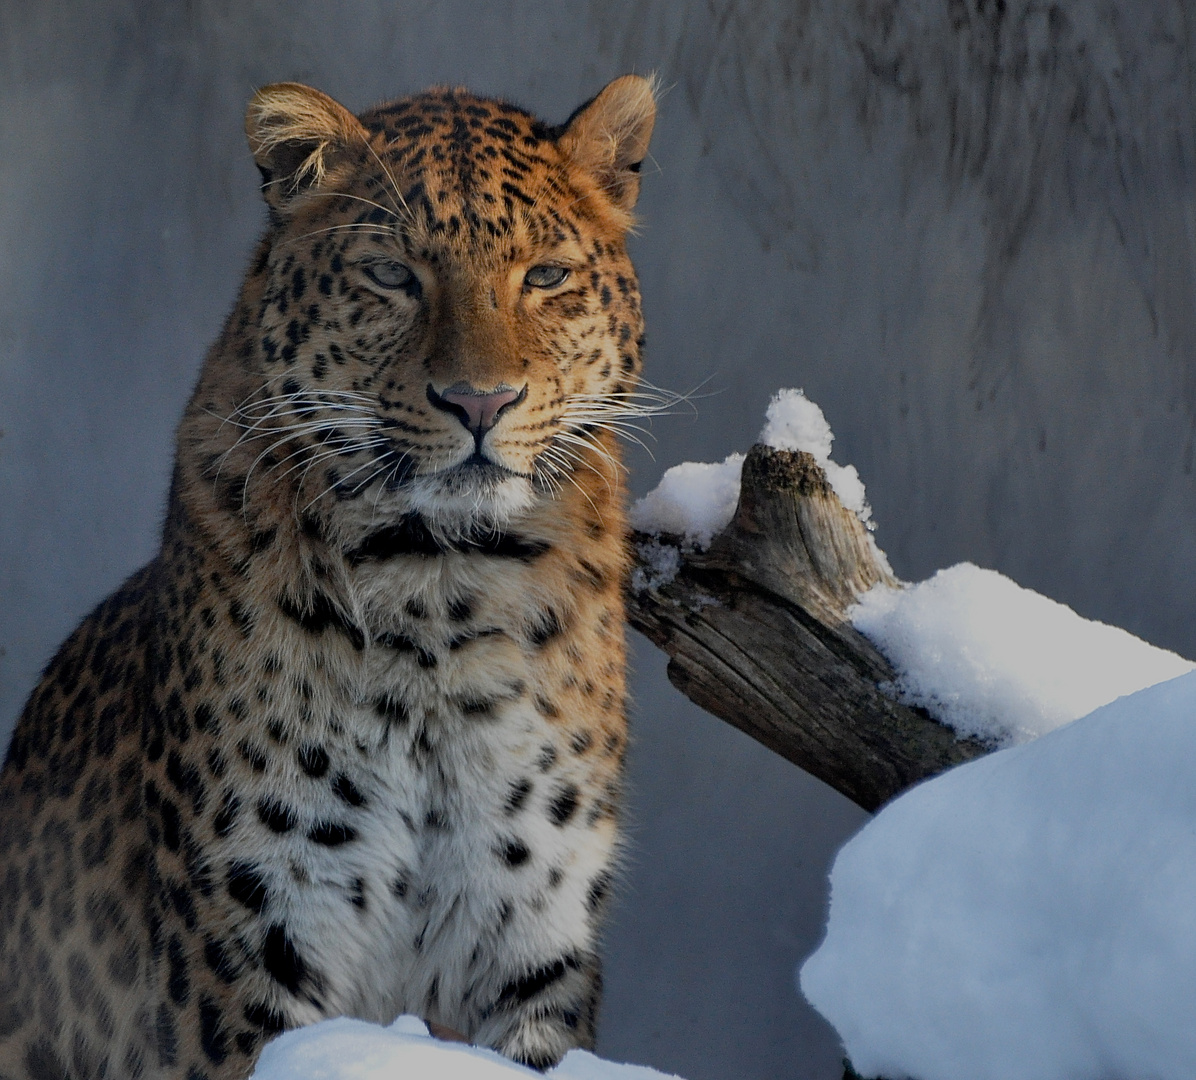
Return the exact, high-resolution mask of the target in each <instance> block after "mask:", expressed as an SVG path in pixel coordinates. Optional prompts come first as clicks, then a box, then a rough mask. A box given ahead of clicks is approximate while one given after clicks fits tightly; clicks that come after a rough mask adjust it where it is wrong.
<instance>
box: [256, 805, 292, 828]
mask: <svg viewBox="0 0 1196 1080" xmlns="http://www.w3.org/2000/svg"><path fill="white" fill-rule="evenodd" d="M257 816H258V820H259V821H260V822H261V823H262V824H263V825H265V826H266V828H268V829H269V830H270V831H271V832H274V833H285V832H290V831H291V830H292V829H293V828H294V827H295V811H294V810H292V809H291V808H290V807H289V806H284V805H283V804H282V803H280V802H277V801H276V800H274V799H261V800H259V801H258V804H257Z"/></svg>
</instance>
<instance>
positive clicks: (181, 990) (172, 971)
mask: <svg viewBox="0 0 1196 1080" xmlns="http://www.w3.org/2000/svg"><path fill="white" fill-rule="evenodd" d="M166 961H167V966H168V975H167V980H166V985H167V989H168V990H169V992H170V1000H171V1001H173V1002H174V1003H175V1004H176V1005H186V1004H187V999H188V998H189V997H190V996H191V979H190V977H189V976H188V974H187V956H186V954H185V953H184V952H183V943H182V941H181V940H180V938H179V936H178V935H177V934H172V935H171V936H170V942H169V944H168V945H167V947H166Z"/></svg>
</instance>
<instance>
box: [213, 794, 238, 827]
mask: <svg viewBox="0 0 1196 1080" xmlns="http://www.w3.org/2000/svg"><path fill="white" fill-rule="evenodd" d="M240 810H241V800H240V799H239V798H237V796H236V795H234V794H233V793H232V792H231V791H227V792H225V794H224V802H223V804H222V805H221V807H220V810H219V811H218V812H217V814H216V816H215V817H214V818H213V819H212V830H213V831H214V832H215V833H216V835H217V836H220V837H224V836H228V834H229V833H230V832H232V829H233V825H234V824H235V823H236V820H237V814H238V813H239V812H240Z"/></svg>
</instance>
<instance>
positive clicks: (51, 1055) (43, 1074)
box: [25, 1039, 74, 1080]
mask: <svg viewBox="0 0 1196 1080" xmlns="http://www.w3.org/2000/svg"><path fill="white" fill-rule="evenodd" d="M25 1071H26V1072H27V1073H28V1074H29V1080H74V1078H73V1077H72V1076H71V1074H70V1072H69V1071H68V1070H67V1067H66V1064H65V1063H64V1062H63V1060H62V1059H61V1058H60V1057H59V1056H58V1055H57V1054H56V1053H55V1052H54V1048H53V1047H52V1046H51V1045H50V1044H49V1042H47V1041H45V1040H44V1039H43V1040H41V1041H39V1042H35V1043H30V1045H29V1048H28V1049H27V1050H26V1051H25Z"/></svg>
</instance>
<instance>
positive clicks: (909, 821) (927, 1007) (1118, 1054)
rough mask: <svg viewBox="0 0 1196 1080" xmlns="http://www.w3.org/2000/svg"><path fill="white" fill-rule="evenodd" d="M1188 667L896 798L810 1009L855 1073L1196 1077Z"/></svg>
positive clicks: (848, 875) (1192, 699)
mask: <svg viewBox="0 0 1196 1080" xmlns="http://www.w3.org/2000/svg"><path fill="white" fill-rule="evenodd" d="M1194 774H1196V674H1189V675H1185V676H1182V677H1180V678H1178V679H1174V680H1172V681H1170V682H1166V683H1162V684H1160V685H1157V686H1153V687H1150V688H1149V689H1146V690H1142V691H1140V692H1139V693H1137V694H1134V695H1132V696H1130V697H1125V698H1122V699H1120V700H1119V701H1116V702H1114V703H1113V704H1111V705H1106V706H1104V707H1103V708H1100V709H1098V710H1097V711H1095V712H1093V713H1091V714H1090V715H1088V716H1086V717H1084V718H1083V719H1081V720H1078V721H1076V722H1075V723H1074V724H1070V725H1068V726H1067V727H1064V728H1061V729H1059V730H1057V731H1054V732H1051V733H1050V734H1048V735H1046V736H1044V737H1043V738H1041V739H1038V740H1036V741H1034V742H1031V743H1026V744H1025V745H1022V746H1016V747H1013V748H1011V749H1008V750H1003V751H999V752H997V753H995V754H991V755H989V756H988V757H985V758H982V759H979V760H977V761H974V762H971V763H969V764H967V765H963V766H961V767H959V768H957V769H954V770H952V771H950V772H948V773H946V774H944V775H942V776H940V777H937V778H935V779H933V780H930V781H928V782H927V783H924V784H922V785H920V786H919V787H916V788H914V789H913V790H912V791H909V792H907V793H906V794H904V795H902V796H901V797H900V798H898V799H896V800H895V801H894V802H892V803H891V804H890V805H889V806H887V807H886V808H885V809H884V810H882V811H881V812H880V814H878V815H877V817H876V818H875V819H873V821H872V822H870V823H869V824H868V825H867V826H866V827H865V828H864V829H863V830H862V831H861V832H860V833H859V834H858V835H857V836H856V837H854V838H853V839H852V840H851V841H850V842H849V843H848V844H847V845H846V846H845V847H844V848H843V850H842V851H841V852H840V854H839V857H838V858H837V860H836V862H835V866H834V869H833V871H832V873H831V907H830V919H829V924H828V927H827V934H826V939H825V941H824V942H823V944H822V945H821V946H820V948H819V949H818V951H817V952H816V953H815V954H814V955H813V956H812V957H811V958H810V959H809V960H807V961H806V963H805V965H804V966H803V967H802V969H801V974H800V985H801V989H802V991H803V992H804V993H805V995H806V997H807V998H808V999H809V1000H810V1002H811V1003H812V1004H813V1005H814V1007H815V1008H816V1009H818V1010H819V1012H821V1013H822V1014H823V1015H824V1016H825V1017H826V1018H827V1019H828V1020H830V1022H831V1023H832V1024H834V1026H835V1027H836V1028H837V1030H838V1032H839V1034H840V1036H841V1037H842V1038H843V1041H844V1043H845V1045H846V1048H847V1052H848V1054H849V1055H850V1057H851V1060H852V1063H853V1065H854V1066H855V1068H856V1070H857V1071H858V1072H859V1073H861V1074H862V1075H864V1076H877V1075H882V1076H888V1077H907V1076H914V1077H918V1078H919V1080H959V1078H960V1077H968V1080H1077V1078H1082V1080H1087V1078H1096V1077H1115V1076H1120V1077H1131V1076H1133V1077H1151V1078H1152V1080H1190V1078H1191V1077H1193V1076H1196V1023H1193V1016H1194V1010H1193V1001H1194V999H1193V987H1196V906H1194V905H1193V903H1192V897H1193V896H1196V785H1194V784H1193V783H1192V777H1193V775H1194Z"/></svg>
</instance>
